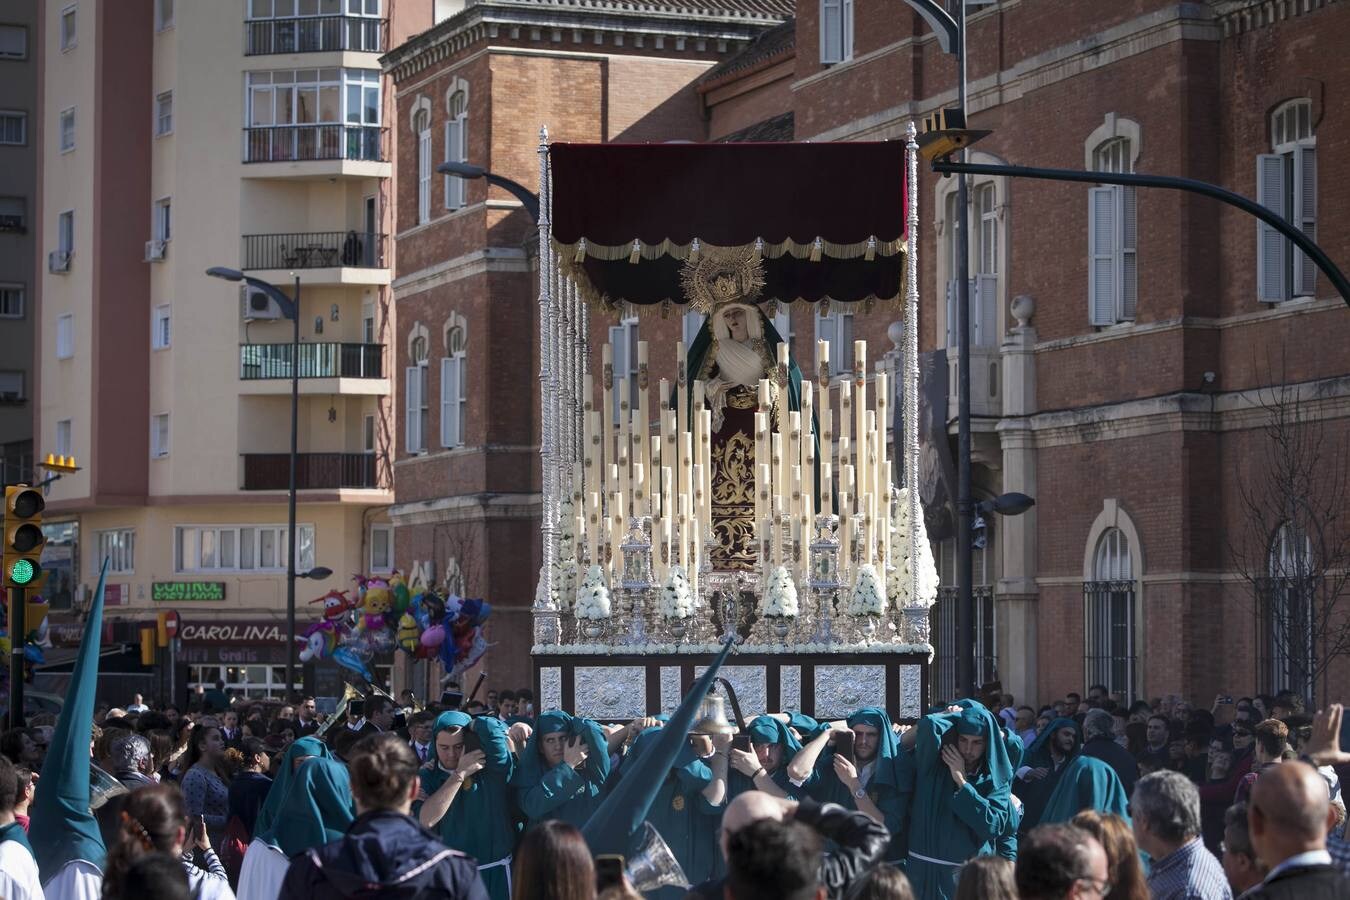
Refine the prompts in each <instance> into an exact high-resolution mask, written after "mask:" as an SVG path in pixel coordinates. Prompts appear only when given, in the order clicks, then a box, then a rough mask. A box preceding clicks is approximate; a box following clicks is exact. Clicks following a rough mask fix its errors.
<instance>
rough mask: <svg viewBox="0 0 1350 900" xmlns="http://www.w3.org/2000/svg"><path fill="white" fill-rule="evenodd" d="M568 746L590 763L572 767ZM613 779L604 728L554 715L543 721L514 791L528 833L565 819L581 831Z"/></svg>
mask: <svg viewBox="0 0 1350 900" xmlns="http://www.w3.org/2000/svg"><path fill="white" fill-rule="evenodd" d="M568 745H572V746H575V747H582V748H585V751H586V760H585V762H583V763H581V764H580V765H579V766H573V765H570V764H569V763H568V760H567V755H568V752H569V751H568V749H567V747H568ZM608 778H609V747H608V746H607V741H606V738H605V734H604V732H603V731H601V730H600V726H599V725H598V724H596V723H595V722H593V721H591V720H590V719H583V718H579V717H574V716H570V715H568V714H567V713H565V712H559V711H557V710H553V711H551V712H546V713H544V714H543V715H541V716H540V717H539V726H538V727H537V728H536V729H535V730H534V733H533V734H531V735H530V740H529V742H528V743H527V744H526V745H525V750H524V751H523V752H522V753H521V754H520V761H519V763H518V764H517V766H516V772H515V775H513V776H512V778H511V788H512V789H513V790H514V791H515V797H516V803H517V805H518V806H519V807H520V810H521V812H523V813H524V814H525V817H526V819H527V823H528V827H532V826H534V825H535V824H537V823H539V822H542V821H544V820H546V819H561V820H562V821H564V822H567V823H569V824H571V825H575V826H577V827H578V828H580V827H581V826H583V825H585V824H586V820H587V819H589V818H590V817H591V813H593V812H595V809H596V807H598V806H599V805H600V798H601V793H602V792H603V791H604V787H605V781H606V780H607V779H608Z"/></svg>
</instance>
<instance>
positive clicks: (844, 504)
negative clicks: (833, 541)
mask: <svg viewBox="0 0 1350 900" xmlns="http://www.w3.org/2000/svg"><path fill="white" fill-rule="evenodd" d="M839 487H840V489H839V515H840V517H841V520H842V524H843V529H842V530H843V540H842V541H841V543H840V547H839V549H840V552H841V553H842V554H843V561H842V563H841V565H842V566H843V567H844V568H845V569H849V570H851V569H852V567H853V562H852V561H853V517H852V516H850V515H846V514H845V512H844V510H846V509H848V505H849V495H848V493H847V492H846V491H844V489H843V484H842V483H841V484H840V486H839Z"/></svg>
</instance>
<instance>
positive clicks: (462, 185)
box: [445, 91, 469, 209]
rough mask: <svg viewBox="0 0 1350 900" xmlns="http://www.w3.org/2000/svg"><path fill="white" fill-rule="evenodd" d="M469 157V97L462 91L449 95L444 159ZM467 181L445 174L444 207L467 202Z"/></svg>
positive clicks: (457, 207)
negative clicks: (448, 116) (448, 115)
mask: <svg viewBox="0 0 1350 900" xmlns="http://www.w3.org/2000/svg"><path fill="white" fill-rule="evenodd" d="M468 158H469V98H468V95H466V94H465V93H464V92H463V91H455V93H454V94H453V95H451V97H450V118H449V119H448V120H447V121H446V123H445V161H446V162H465V161H467V160H468ZM468 186H469V183H468V182H467V181H465V180H464V179H463V178H457V177H455V176H454V175H446V176H445V208H446V209H459V208H460V207H462V206H464V205H466V204H467V202H468V201H467V199H466V195H467V192H468Z"/></svg>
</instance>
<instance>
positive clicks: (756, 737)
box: [727, 716, 818, 800]
mask: <svg viewBox="0 0 1350 900" xmlns="http://www.w3.org/2000/svg"><path fill="white" fill-rule="evenodd" d="M745 730H746V733H747V734H749V735H750V743H751V745H754V744H777V745H778V746H779V747H780V748H782V751H783V753H782V760H781V762H779V764H778V768H776V769H774V770H773V771H772V772H770V773H769V777H770V778H771V779H773V783H774V784H776V785H778V786H779V787H780V788H782V790H783V792H784V793H786V794H787V796H788V797H789V798H790V799H793V800H799V799H801V798H802V797H803V796H806V795H807V794H809V793H811V792H812V791H813V790H814V789H815V786H816V782H817V780H818V778H817V775H816V773H815V772H812V773H811V774H810V775H808V776H807V778H806V781H804V782H802V784H801V785H800V786H798V785H794V784H793V783H792V781H791V780H790V779H789V778H788V764H789V763H790V762H792V758H793V757H794V756H796V755H797V754H798V753H800V752H801V749H802V743H801V741H799V740H797V738H796V737H795V736H794V735H793V734H792V732H791V731H790V730H789V729H788V726H787V725H786V724H785V723H783V722H780V721H779V720H778V719H775V718H772V717H771V716H756V717H755V718H753V719H751V720H750V724H749V725H747V726H746V728H745ZM727 778H728V780H729V782H730V783H729V784H728V785H727V789H728V792H729V793H730V795H731V796H732V797H736V796H739V795H741V794H743V793H745V792H746V791H753V790H755V783H754V780H753V779H751V778H749V777H747V776H745V775H742V774H741V773H740V772H738V771H735V770H732V771H731V772H730V773H729V774H728V775H727Z"/></svg>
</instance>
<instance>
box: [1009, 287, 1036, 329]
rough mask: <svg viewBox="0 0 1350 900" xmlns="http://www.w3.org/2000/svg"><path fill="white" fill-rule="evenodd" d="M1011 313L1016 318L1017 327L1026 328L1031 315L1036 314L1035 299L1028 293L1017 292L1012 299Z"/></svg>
mask: <svg viewBox="0 0 1350 900" xmlns="http://www.w3.org/2000/svg"><path fill="white" fill-rule="evenodd" d="M1012 314H1013V318H1015V319H1016V320H1017V327H1019V328H1026V327H1027V326H1028V325H1030V324H1031V317H1032V316H1034V315H1035V314H1036V299H1035V298H1034V297H1032V296H1031V295H1030V294H1018V295H1017V296H1016V297H1014V298H1013V301H1012Z"/></svg>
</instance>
